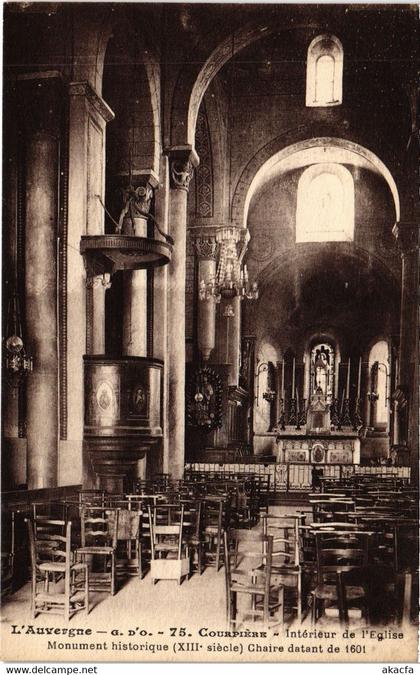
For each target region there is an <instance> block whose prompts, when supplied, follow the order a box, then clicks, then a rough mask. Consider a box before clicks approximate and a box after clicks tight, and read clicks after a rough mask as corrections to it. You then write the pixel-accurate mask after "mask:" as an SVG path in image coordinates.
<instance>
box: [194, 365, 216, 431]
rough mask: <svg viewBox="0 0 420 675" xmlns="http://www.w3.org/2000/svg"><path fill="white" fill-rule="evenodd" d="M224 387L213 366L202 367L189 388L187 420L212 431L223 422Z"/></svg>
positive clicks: (195, 374)
mask: <svg viewBox="0 0 420 675" xmlns="http://www.w3.org/2000/svg"><path fill="white" fill-rule="evenodd" d="M222 394H223V388H222V383H221V380H220V377H219V375H218V374H217V373H216V372H215V371H213V370H212V369H211V368H208V367H205V368H200V369H199V370H198V371H196V372H195V373H194V375H193V376H192V378H191V380H190V383H189V386H188V390H187V420H188V424H190V425H191V426H197V427H200V428H201V429H203V430H204V431H212V430H213V429H217V428H218V427H220V426H221V424H222Z"/></svg>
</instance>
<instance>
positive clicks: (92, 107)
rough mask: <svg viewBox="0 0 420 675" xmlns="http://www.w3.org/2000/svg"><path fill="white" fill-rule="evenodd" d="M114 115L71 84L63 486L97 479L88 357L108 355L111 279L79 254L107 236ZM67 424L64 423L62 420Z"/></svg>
mask: <svg viewBox="0 0 420 675" xmlns="http://www.w3.org/2000/svg"><path fill="white" fill-rule="evenodd" d="M113 118H114V113H113V112H112V110H111V109H110V108H109V106H108V105H107V104H106V103H105V101H104V100H103V99H102V98H101V97H100V96H98V94H97V93H96V92H95V91H94V89H92V87H91V86H90V85H89V84H88V83H87V82H71V83H70V84H69V147H68V166H69V175H68V216H67V233H66V241H65V242H63V245H64V250H65V258H66V267H67V269H68V270H69V273H68V274H67V278H66V279H64V281H63V285H64V286H65V297H66V298H67V308H66V321H65V325H64V329H65V331H66V340H65V344H64V347H65V353H62V354H61V359H62V361H63V363H64V364H65V366H66V371H67V377H66V387H65V389H64V390H63V392H62V393H61V401H62V404H63V402H64V401H65V406H64V407H63V414H65V416H66V420H65V422H66V424H65V427H66V428H65V432H64V433H63V434H62V440H61V444H60V466H59V484H60V485H68V484H75V483H82V482H83V483H84V485H85V486H86V487H87V486H92V485H93V484H94V482H95V480H96V477H95V475H94V472H93V469H92V466H91V462H90V460H89V459H88V458H87V457H85V464H84V466H83V450H82V448H83V413H84V397H83V395H82V392H83V386H84V385H83V355H84V354H86V353H87V354H103V353H104V352H105V293H106V289H107V288H108V287H109V286H108V284H109V279H108V278H107V277H103V276H102V275H101V276H99V277H98V276H97V274H95V270H90V269H88V270H86V269H85V267H84V262H83V258H82V256H81V255H80V253H79V250H80V238H81V237H82V235H100V234H104V210H103V206H102V205H101V202H100V200H101V201H102V202H103V203H105V196H104V195H105V131H106V124H107V122H110V121H111V120H112V119H113ZM63 421H64V420H63Z"/></svg>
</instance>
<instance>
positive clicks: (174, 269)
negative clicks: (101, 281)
mask: <svg viewBox="0 0 420 675" xmlns="http://www.w3.org/2000/svg"><path fill="white" fill-rule="evenodd" d="M169 154H170V181H171V190H170V200H169V230H170V234H171V236H172V237H173V239H174V242H175V243H174V251H173V254H172V261H171V263H170V265H169V272H168V357H169V363H168V368H169V382H168V384H169V391H168V394H169V397H168V406H169V419H168V426H169V429H168V432H169V439H170V443H169V446H168V455H167V457H165V461H164V466H165V471H166V470H167V471H169V473H171V475H172V477H173V478H180V477H182V475H183V473H184V457H185V271H186V242H187V236H186V235H187V197H188V188H189V184H190V181H191V178H192V175H193V170H194V166H197V164H198V158H197V155H196V154H195V153H194V151H192V150H191V149H188V148H185V149H180V148H175V149H173V150H171V151H170V153H169Z"/></svg>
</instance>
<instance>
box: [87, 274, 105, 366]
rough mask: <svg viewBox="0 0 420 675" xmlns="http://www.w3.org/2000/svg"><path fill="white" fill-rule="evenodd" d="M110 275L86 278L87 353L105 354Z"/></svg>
mask: <svg viewBox="0 0 420 675" xmlns="http://www.w3.org/2000/svg"><path fill="white" fill-rule="evenodd" d="M108 288H111V279H110V275H109V274H99V275H96V276H88V277H87V278H86V353H87V354H105V291H106V290H107V289H108Z"/></svg>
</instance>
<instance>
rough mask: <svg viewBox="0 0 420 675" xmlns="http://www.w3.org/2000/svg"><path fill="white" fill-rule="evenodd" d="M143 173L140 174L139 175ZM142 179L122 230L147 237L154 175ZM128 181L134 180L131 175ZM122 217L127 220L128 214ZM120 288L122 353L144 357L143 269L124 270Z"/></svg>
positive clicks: (145, 316) (145, 327) (145, 351)
mask: <svg viewBox="0 0 420 675" xmlns="http://www.w3.org/2000/svg"><path fill="white" fill-rule="evenodd" d="M142 175H143V174H142ZM148 178H149V180H150V182H149V180H147V178H144V179H143V180H144V184H142V185H141V184H139V185H137V187H136V201H135V206H134V208H133V221H134V225H133V223H131V222H129V223H127V226H125V225H124V222H123V224H122V231H123V233H124V232H125V231H127V232H128V231H130V232H131V231H132V234H135V235H136V236H137V237H147V215H145V214H147V213H148V212H149V209H150V203H151V200H152V197H153V186H155V185H156V184H157V181H156V180H155V179H154V177H152V176H150V177H148ZM152 178H153V184H152V182H151V180H152ZM132 180H135V178H134V177H133V178H132ZM125 220H131V219H130V218H129V217H128V215H127V216H126V217H125V218H124V221H125ZM123 284H124V291H123V302H124V312H123V352H124V354H125V355H127V356H147V271H146V270H135V271H127V272H124V282H123Z"/></svg>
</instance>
